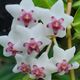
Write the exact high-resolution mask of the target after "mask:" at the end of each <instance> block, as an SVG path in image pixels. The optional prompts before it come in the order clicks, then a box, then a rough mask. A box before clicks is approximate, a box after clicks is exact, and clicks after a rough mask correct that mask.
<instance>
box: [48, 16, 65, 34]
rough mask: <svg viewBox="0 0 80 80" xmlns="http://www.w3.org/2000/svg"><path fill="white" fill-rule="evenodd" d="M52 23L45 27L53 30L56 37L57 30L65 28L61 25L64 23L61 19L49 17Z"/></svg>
mask: <svg viewBox="0 0 80 80" xmlns="http://www.w3.org/2000/svg"><path fill="white" fill-rule="evenodd" d="M51 18H52V22H51V23H49V24H48V25H47V27H49V28H51V29H53V32H54V34H55V35H56V34H57V33H58V31H59V30H65V28H64V27H63V26H62V23H63V22H64V19H63V18H60V19H58V20H57V19H56V18H55V17H54V16H52V17H51Z"/></svg>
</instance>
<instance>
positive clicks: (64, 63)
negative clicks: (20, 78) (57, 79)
mask: <svg viewBox="0 0 80 80" xmlns="http://www.w3.org/2000/svg"><path fill="white" fill-rule="evenodd" d="M53 51H54V54H53V57H52V58H51V61H52V62H53V64H55V66H56V67H57V72H58V73H59V74H60V75H63V74H64V73H67V72H68V71H69V70H71V69H77V68H78V67H79V63H78V62H73V63H71V64H70V63H69V61H70V60H71V59H72V58H73V57H74V53H75V47H72V48H70V49H67V50H63V49H62V48H60V47H58V46H57V45H54V47H53Z"/></svg>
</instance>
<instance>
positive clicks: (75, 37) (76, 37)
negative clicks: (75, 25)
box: [73, 32, 80, 40]
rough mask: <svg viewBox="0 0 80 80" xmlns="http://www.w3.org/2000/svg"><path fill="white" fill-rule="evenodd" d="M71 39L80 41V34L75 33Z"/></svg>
mask: <svg viewBox="0 0 80 80" xmlns="http://www.w3.org/2000/svg"><path fill="white" fill-rule="evenodd" d="M73 39H79V40H80V32H75V34H74V37H73Z"/></svg>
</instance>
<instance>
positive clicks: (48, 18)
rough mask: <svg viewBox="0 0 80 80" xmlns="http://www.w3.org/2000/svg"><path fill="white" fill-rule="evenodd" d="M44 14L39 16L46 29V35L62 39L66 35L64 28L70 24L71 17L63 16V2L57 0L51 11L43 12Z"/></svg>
mask: <svg viewBox="0 0 80 80" xmlns="http://www.w3.org/2000/svg"><path fill="white" fill-rule="evenodd" d="M39 11H40V10H39ZM39 11H38V12H39ZM39 13H40V12H39ZM42 13H43V12H42ZM45 13H46V14H43V15H42V16H41V20H42V21H43V23H44V25H45V26H46V27H47V34H48V35H55V36H56V37H64V36H65V35H66V27H68V26H69V25H70V24H71V22H72V21H73V17H72V16H69V15H67V14H65V12H64V4H63V1H62V0H58V1H57V2H56V3H55V4H54V5H53V6H52V7H51V9H50V10H49V11H48V10H47V11H45Z"/></svg>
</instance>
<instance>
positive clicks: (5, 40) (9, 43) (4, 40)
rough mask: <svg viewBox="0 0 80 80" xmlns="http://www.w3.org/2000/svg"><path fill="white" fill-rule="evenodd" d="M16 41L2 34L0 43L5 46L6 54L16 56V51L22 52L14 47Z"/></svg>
mask: <svg viewBox="0 0 80 80" xmlns="http://www.w3.org/2000/svg"><path fill="white" fill-rule="evenodd" d="M15 44H16V42H15V41H14V40H12V39H11V38H10V37H9V36H0V45H2V46H3V48H4V50H3V54H4V56H7V57H9V56H15V55H16V53H22V51H18V50H16V49H14V48H13V47H14V45H15Z"/></svg>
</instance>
